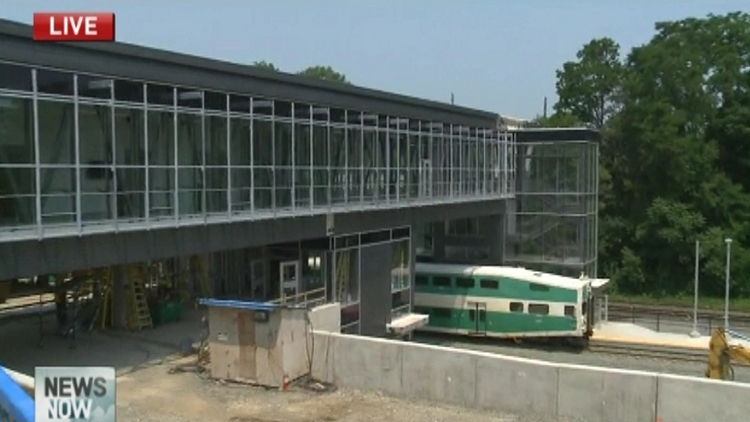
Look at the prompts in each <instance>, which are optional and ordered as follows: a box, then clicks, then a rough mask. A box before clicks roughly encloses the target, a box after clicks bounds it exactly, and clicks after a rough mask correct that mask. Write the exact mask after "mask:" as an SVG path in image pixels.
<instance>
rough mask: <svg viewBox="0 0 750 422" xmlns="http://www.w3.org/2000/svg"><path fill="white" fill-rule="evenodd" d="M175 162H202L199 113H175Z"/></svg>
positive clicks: (201, 120)
mask: <svg viewBox="0 0 750 422" xmlns="http://www.w3.org/2000/svg"><path fill="white" fill-rule="evenodd" d="M177 164H178V165H180V166H200V165H202V164H203V119H202V117H201V116H200V115H199V114H189V113H178V114H177Z"/></svg>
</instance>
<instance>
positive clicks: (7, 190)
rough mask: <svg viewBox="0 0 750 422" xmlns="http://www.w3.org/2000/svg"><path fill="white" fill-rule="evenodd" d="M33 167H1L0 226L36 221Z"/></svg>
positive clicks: (28, 223) (23, 224) (20, 224)
mask: <svg viewBox="0 0 750 422" xmlns="http://www.w3.org/2000/svg"><path fill="white" fill-rule="evenodd" d="M35 190H36V173H35V171H34V169H33V168H12V167H5V168H3V167H0V226H6V227H7V226H25V225H30V224H34V223H35V222H36V206H35V199H34V191H35Z"/></svg>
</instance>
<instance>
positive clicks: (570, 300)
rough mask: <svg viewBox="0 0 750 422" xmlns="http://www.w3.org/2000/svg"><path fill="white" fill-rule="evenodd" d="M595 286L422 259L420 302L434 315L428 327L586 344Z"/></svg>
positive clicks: (417, 284)
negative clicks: (429, 261)
mask: <svg viewBox="0 0 750 422" xmlns="http://www.w3.org/2000/svg"><path fill="white" fill-rule="evenodd" d="M591 287H592V281H591V280H590V279H588V278H584V277H581V278H580V279H576V278H571V277H563V276H559V275H554V274H548V273H541V272H536V271H532V270H528V269H525V268H516V267H501V266H471V265H454V264H432V263H417V264H416V265H415V275H414V305H415V312H417V313H420V314H426V315H429V322H428V324H427V326H425V327H423V328H422V330H424V331H432V332H440V333H451V334H460V335H482V336H487V337H498V338H520V337H525V338H529V337H536V338H543V337H554V338H566V339H569V340H574V341H575V343H576V344H580V342H581V340H583V341H584V342H585V340H586V339H588V337H590V335H591V333H592V327H591V315H590V308H591V300H592V294H591Z"/></svg>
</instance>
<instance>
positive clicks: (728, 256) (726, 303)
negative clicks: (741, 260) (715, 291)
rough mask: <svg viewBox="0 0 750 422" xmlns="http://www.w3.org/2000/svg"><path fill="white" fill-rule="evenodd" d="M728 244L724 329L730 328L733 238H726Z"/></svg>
mask: <svg viewBox="0 0 750 422" xmlns="http://www.w3.org/2000/svg"><path fill="white" fill-rule="evenodd" d="M724 242H726V244H727V268H726V277H725V280H724V329H725V330H728V329H729V264H730V260H731V255H732V239H731V238H726V239H725V240H724Z"/></svg>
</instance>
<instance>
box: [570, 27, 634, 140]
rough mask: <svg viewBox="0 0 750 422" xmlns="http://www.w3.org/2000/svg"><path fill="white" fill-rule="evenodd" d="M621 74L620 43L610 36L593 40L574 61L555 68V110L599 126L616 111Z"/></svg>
mask: <svg viewBox="0 0 750 422" xmlns="http://www.w3.org/2000/svg"><path fill="white" fill-rule="evenodd" d="M621 76H622V64H621V63H620V46H619V45H618V44H617V43H616V42H615V41H614V40H612V39H610V38H599V39H595V40H592V41H591V42H589V43H588V44H586V45H585V46H583V48H582V49H581V50H580V51H579V52H578V54H577V60H576V61H570V62H566V63H564V64H563V67H562V69H561V70H558V71H557V84H556V87H557V95H558V96H559V97H560V98H559V101H558V102H557V104H555V111H556V112H557V113H569V114H571V115H573V116H575V117H576V118H578V120H580V121H581V122H584V123H588V124H591V125H593V126H594V127H596V128H601V127H603V126H604V124H605V123H606V122H607V120H608V119H609V118H610V117H611V116H612V115H613V114H614V113H615V112H616V111H617V108H618V105H619V103H618V100H617V93H618V90H619V86H620V80H621Z"/></svg>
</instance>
